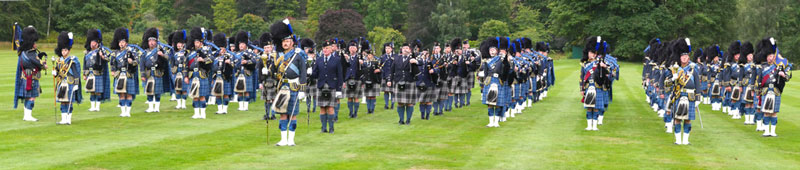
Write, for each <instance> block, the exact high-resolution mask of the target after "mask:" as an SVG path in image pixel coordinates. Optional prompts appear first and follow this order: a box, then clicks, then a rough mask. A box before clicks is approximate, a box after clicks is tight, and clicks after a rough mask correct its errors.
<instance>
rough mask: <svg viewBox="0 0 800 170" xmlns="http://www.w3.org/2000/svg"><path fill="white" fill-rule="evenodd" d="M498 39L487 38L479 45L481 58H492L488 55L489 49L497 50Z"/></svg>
mask: <svg viewBox="0 0 800 170" xmlns="http://www.w3.org/2000/svg"><path fill="white" fill-rule="evenodd" d="M499 43H500V42H499V37H489V38H487V39H486V40H484V41H483V42H482V43H481V46H480V51H481V56H487V57H492V56H491V55H489V49H491V48H498V46H499V45H498V44H499Z"/></svg>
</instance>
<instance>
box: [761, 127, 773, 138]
mask: <svg viewBox="0 0 800 170" xmlns="http://www.w3.org/2000/svg"><path fill="white" fill-rule="evenodd" d="M770 126H771V125H764V134H761V136H764V137H768V136H772V132H770V130H769V129H770Z"/></svg>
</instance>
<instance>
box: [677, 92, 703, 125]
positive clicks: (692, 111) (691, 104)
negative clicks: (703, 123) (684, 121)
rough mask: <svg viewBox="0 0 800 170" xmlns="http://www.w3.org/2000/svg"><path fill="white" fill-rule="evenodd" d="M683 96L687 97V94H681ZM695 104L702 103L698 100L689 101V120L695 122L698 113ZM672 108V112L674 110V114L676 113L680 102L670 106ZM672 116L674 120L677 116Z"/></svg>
mask: <svg viewBox="0 0 800 170" xmlns="http://www.w3.org/2000/svg"><path fill="white" fill-rule="evenodd" d="M681 96H686V93H681ZM695 102H700V101H697V100H695V101H689V119H688V120H694V118H695V112H696V111H697V107H695ZM670 108H672V109H670V110H672V111H673V113H674V111H675V110H677V108H678V102H677V101H676V102H674V103H672V106H670ZM672 116H673V118H674V117H675V116H676V115H675V114H672ZM675 119H677V118H675Z"/></svg>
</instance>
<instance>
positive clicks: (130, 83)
mask: <svg viewBox="0 0 800 170" xmlns="http://www.w3.org/2000/svg"><path fill="white" fill-rule="evenodd" d="M117 81H119V76H117V78H116V80H114V85H116V84H117V83H116V82H117ZM136 83H137V82H136V79H134V78H133V77H128V79H127V80H126V81H125V86H126V87H125V88H127V89H125V90H127V91H126V92H127V94H130V95H137V94H139V86H138V84H136ZM115 87H116V86H115ZM115 93H116V92H115Z"/></svg>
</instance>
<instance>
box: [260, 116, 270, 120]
mask: <svg viewBox="0 0 800 170" xmlns="http://www.w3.org/2000/svg"><path fill="white" fill-rule="evenodd" d="M261 120H269V116H268V115H264V117H262V118H261Z"/></svg>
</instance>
